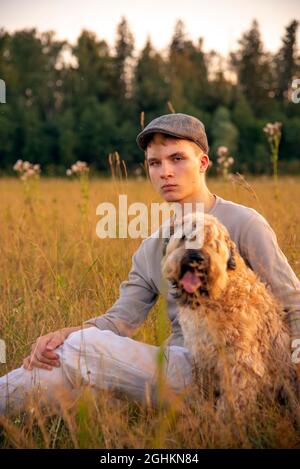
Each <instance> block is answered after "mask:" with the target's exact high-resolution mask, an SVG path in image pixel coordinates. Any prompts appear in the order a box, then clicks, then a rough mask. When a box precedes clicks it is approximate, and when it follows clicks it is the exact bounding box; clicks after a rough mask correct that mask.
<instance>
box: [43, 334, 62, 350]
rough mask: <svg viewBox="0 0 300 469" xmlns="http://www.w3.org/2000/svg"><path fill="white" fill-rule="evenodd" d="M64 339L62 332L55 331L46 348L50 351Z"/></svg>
mask: <svg viewBox="0 0 300 469" xmlns="http://www.w3.org/2000/svg"><path fill="white" fill-rule="evenodd" d="M63 341H64V337H63V335H62V334H59V333H57V334H56V335H55V336H54V337H53V338H52V339H51V340H49V342H48V343H47V345H46V350H49V351H52V350H54V349H56V348H57V347H59V346H60V345H61V344H62V343H63Z"/></svg>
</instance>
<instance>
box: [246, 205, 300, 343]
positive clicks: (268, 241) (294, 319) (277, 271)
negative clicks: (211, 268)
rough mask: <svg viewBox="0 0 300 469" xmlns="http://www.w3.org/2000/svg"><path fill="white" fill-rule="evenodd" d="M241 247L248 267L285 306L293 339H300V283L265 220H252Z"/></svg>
mask: <svg viewBox="0 0 300 469" xmlns="http://www.w3.org/2000/svg"><path fill="white" fill-rule="evenodd" d="M239 244H240V251H241V254H242V256H243V257H244V259H245V260H246V262H247V263H248V265H249V266H250V267H251V269H252V270H254V271H255V272H256V273H257V274H258V276H259V277H260V279H261V280H262V281H263V282H264V283H265V284H266V285H267V286H269V287H270V289H271V291H272V292H273V294H274V296H275V297H276V298H278V299H279V301H280V302H281V304H282V305H283V308H284V311H285V312H286V321H287V323H288V325H289V327H290V332H291V336H292V338H294V337H296V336H297V337H299V336H300V281H299V279H298V278H297V276H296V274H295V272H294V271H293V269H292V268H291V266H290V265H289V262H288V260H287V258H286V256H285V255H284V254H283V252H282V251H281V249H280V247H279V245H278V242H277V238H276V235H275V233H274V231H273V230H272V228H271V227H270V225H269V224H268V222H267V221H266V220H265V218H264V217H262V216H261V215H259V214H254V215H252V216H251V217H250V219H249V221H248V222H247V223H246V224H245V226H244V228H243V230H242V234H241V237H240V243H239Z"/></svg>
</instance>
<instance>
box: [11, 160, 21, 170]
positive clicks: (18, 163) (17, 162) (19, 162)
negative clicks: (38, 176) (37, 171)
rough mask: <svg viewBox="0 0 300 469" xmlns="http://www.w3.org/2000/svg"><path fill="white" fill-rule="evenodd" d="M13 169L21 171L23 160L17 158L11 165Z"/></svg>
mask: <svg viewBox="0 0 300 469" xmlns="http://www.w3.org/2000/svg"><path fill="white" fill-rule="evenodd" d="M13 170H14V171H18V172H21V171H22V170H23V161H22V160H17V161H16V163H15V164H14V166H13Z"/></svg>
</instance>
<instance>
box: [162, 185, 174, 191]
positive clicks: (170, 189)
mask: <svg viewBox="0 0 300 469" xmlns="http://www.w3.org/2000/svg"><path fill="white" fill-rule="evenodd" d="M176 187H177V184H165V185H164V186H162V187H161V188H162V190H163V191H172V190H174V189H176Z"/></svg>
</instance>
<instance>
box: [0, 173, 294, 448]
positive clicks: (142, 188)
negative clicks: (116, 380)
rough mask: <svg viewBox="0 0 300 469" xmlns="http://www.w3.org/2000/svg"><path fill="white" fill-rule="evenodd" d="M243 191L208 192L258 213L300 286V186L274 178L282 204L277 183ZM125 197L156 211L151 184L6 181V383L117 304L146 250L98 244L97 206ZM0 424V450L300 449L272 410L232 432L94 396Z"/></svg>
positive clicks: (142, 336)
mask: <svg viewBox="0 0 300 469" xmlns="http://www.w3.org/2000/svg"><path fill="white" fill-rule="evenodd" d="M248 182H249V184H250V186H246V185H245V184H242V185H241V184H237V183H232V182H222V181H219V180H214V179H212V180H211V181H208V186H209V188H210V190H211V191H213V192H215V193H217V194H218V195H220V196H222V197H224V198H227V199H230V200H233V201H235V202H238V203H242V204H245V205H248V206H251V207H253V208H255V209H257V210H258V211H259V212H260V213H262V214H263V215H264V216H265V217H266V218H267V220H268V221H269V223H270V224H271V226H272V227H273V229H274V230H275V232H276V234H277V238H278V242H279V245H280V247H281V249H282V250H283V252H284V253H285V255H286V256H287V258H288V260H289V262H290V264H291V266H292V267H293V269H294V271H295V272H296V274H297V275H298V276H300V255H299V252H300V210H299V201H300V178H296V177H285V178H281V179H279V186H278V193H279V197H278V198H276V197H275V196H274V193H275V192H274V185H273V181H272V180H271V179H268V178H257V179H253V180H249V181H248ZM119 193H121V194H127V195H128V202H129V203H131V202H146V203H147V204H150V203H151V202H152V201H160V199H159V197H158V196H157V194H155V193H154V192H153V189H152V188H151V185H150V183H149V181H147V180H136V181H135V180H128V181H123V182H116V181H112V180H101V179H98V180H95V179H92V180H91V181H90V183H89V197H88V198H87V196H86V198H85V199H83V197H82V193H81V191H80V185H79V181H70V180H64V179H61V180H60V179H41V180H40V181H39V186H38V188H37V190H36V192H32V193H31V194H29V195H28V193H27V194H26V193H25V192H24V188H23V186H22V183H21V182H20V181H19V180H17V179H9V178H7V179H6V178H2V179H1V180H0V256H1V263H0V292H1V303H0V331H1V332H0V338H2V339H4V340H5V342H6V345H7V363H6V364H0V374H1V375H3V374H5V373H6V372H8V371H10V370H11V369H13V368H15V367H18V366H20V364H21V363H22V359H23V358H24V357H25V356H26V355H28V352H29V347H30V344H31V343H32V342H33V341H34V340H35V339H36V338H37V337H38V336H40V335H42V334H45V333H46V332H49V331H52V330H56V329H59V328H61V327H65V326H70V325H79V324H80V323H81V322H82V321H84V320H86V319H88V318H90V317H93V316H96V315H99V314H102V313H104V312H105V311H106V310H107V309H108V308H109V307H110V306H111V305H112V304H113V302H114V301H115V300H116V298H117V297H118V292H119V284H120V282H121V281H122V280H123V279H126V277H127V274H128V270H129V268H130V265H131V256H132V254H133V253H134V251H135V250H136V248H137V247H138V245H139V244H140V240H133V239H102V240H101V239H99V238H98V237H97V236H96V232H95V228H96V223H97V221H98V219H99V217H98V216H97V215H96V207H97V205H98V204H99V203H101V202H113V203H115V204H117V200H118V195H119ZM29 196H30V197H29ZM165 315H166V312H165V307H164V302H163V300H160V301H159V302H158V304H157V305H156V306H155V308H153V310H152V311H151V313H150V314H149V317H148V319H147V321H146V322H145V323H144V325H143V326H142V327H141V328H140V330H139V331H138V333H137V334H136V336H135V337H134V338H135V339H137V340H141V341H144V342H147V343H151V344H159V343H160V342H161V341H162V340H164V339H165V338H166V337H167V335H168V334H169V332H170V326H169V324H168V323H167V327H166V328H163V330H162V326H161V325H162V323H163V322H164V321H162V317H163V318H165V317H166V316H165ZM2 424H3V427H4V430H3V433H2V436H1V437H0V438H1V445H2V447H19V448H28V447H41V448H48V447H49V448H74V447H81V448H90V447H97V448H138V447H142V448H151V447H154V448H155V447H156V448H159V447H167V448H181V447H185V448H190V447H199V448H215V447H242V446H246V447H299V446H300V431H299V428H298V430H297V429H295V428H294V426H293V424H292V423H291V421H290V419H289V417H288V414H287V413H285V411H284V410H282V409H278V408H276V407H275V406H274V407H272V406H269V407H268V406H265V407H263V410H261V409H260V410H259V414H258V415H257V416H253V419H252V420H251V421H249V427H248V429H247V430H245V429H244V428H238V430H237V429H236V425H235V423H234V422H233V423H232V424H230V425H229V424H228V425H226V426H224V425H223V426H222V424H221V423H220V422H218V421H217V420H216V418H215V416H214V413H213V409H212V408H211V407H209V404H208V403H206V404H205V403H201V405H200V404H197V403H195V404H194V405H193V406H192V407H191V406H190V407H188V408H187V407H186V406H184V405H183V404H182V403H180V402H179V401H178V400H176V399H174V405H172V406H171V407H170V408H169V409H164V408H159V409H146V408H142V407H140V406H139V405H138V404H136V403H134V402H127V401H126V400H125V399H124V400H115V399H114V398H112V396H111V395H110V394H109V393H108V392H101V393H99V396H97V398H95V397H93V396H92V395H91V393H90V391H89V389H86V390H85V391H84V392H83V395H82V398H81V399H80V400H79V402H78V403H77V404H76V406H75V408H72V409H69V410H67V409H66V410H65V412H64V415H62V416H49V415H47V414H46V413H42V412H41V411H40V410H39V409H38V407H35V406H34V407H33V408H32V410H31V413H30V415H29V416H28V415H27V416H26V415H21V416H20V417H18V418H15V419H12V420H3V421H2Z"/></svg>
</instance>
